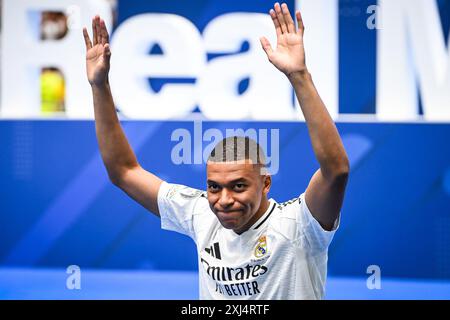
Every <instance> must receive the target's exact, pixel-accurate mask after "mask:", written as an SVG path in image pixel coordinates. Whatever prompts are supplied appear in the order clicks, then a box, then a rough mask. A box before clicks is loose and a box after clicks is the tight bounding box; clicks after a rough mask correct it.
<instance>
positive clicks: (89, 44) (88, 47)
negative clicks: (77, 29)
mask: <svg viewBox="0 0 450 320" xmlns="http://www.w3.org/2000/svg"><path fill="white" fill-rule="evenodd" d="M83 36H84V43H85V44H86V50H89V49H90V48H92V42H91V39H90V38H89V34H88V32H87V29H86V28H83Z"/></svg>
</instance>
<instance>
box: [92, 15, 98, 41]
mask: <svg viewBox="0 0 450 320" xmlns="http://www.w3.org/2000/svg"><path fill="white" fill-rule="evenodd" d="M96 18H97V17H94V18H92V42H93V43H92V44H93V45H94V46H95V45H96V44H97V43H98V42H97V27H96V23H97V22H96Z"/></svg>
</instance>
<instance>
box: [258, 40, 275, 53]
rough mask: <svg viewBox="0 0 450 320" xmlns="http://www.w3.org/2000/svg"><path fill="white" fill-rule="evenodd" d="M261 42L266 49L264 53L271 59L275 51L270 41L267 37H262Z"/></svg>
mask: <svg viewBox="0 0 450 320" xmlns="http://www.w3.org/2000/svg"><path fill="white" fill-rule="evenodd" d="M259 41H261V46H262V48H263V49H264V52H265V53H266V54H267V58H269V57H270V55H271V54H272V52H273V49H272V46H271V45H270V42H269V40H267V38H266V37H261V38H260V39H259Z"/></svg>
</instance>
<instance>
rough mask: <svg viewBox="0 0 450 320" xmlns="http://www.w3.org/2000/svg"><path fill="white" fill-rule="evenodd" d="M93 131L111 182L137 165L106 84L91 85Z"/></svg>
mask: <svg viewBox="0 0 450 320" xmlns="http://www.w3.org/2000/svg"><path fill="white" fill-rule="evenodd" d="M92 95H93V99H94V114H95V129H96V135H97V141H98V144H99V148H100V153H101V155H102V159H103V162H104V164H105V167H106V169H107V171H108V175H109V177H110V179H111V180H113V181H114V180H115V179H118V178H119V176H120V174H121V173H122V172H123V170H124V169H126V168H131V167H133V166H136V165H138V162H137V159H136V156H135V154H134V152H133V150H132V149H131V146H130V144H129V143H128V141H127V138H126V137H125V134H124V132H123V130H122V127H121V125H120V122H119V119H118V117H117V113H116V109H115V106H114V102H113V98H112V95H111V89H110V87H109V84H108V83H105V84H102V85H92Z"/></svg>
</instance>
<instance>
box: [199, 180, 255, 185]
mask: <svg viewBox="0 0 450 320" xmlns="http://www.w3.org/2000/svg"><path fill="white" fill-rule="evenodd" d="M206 182H207V183H208V184H213V183H214V184H218V185H220V183H218V182H216V181H214V180H209V179H208V180H207V181H206ZM237 182H248V181H247V179H245V178H238V179H234V180H232V181H230V182H228V183H226V184H234V183H237Z"/></svg>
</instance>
